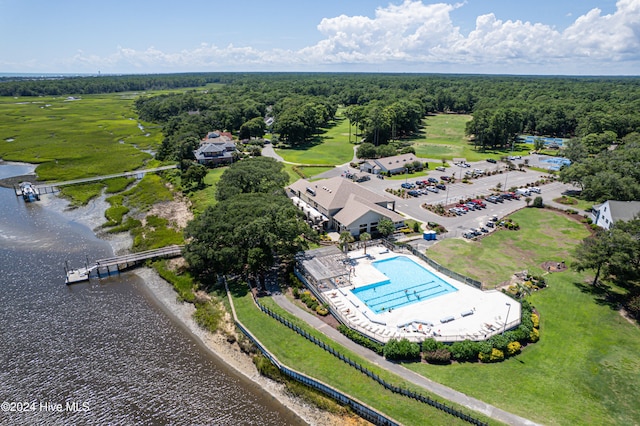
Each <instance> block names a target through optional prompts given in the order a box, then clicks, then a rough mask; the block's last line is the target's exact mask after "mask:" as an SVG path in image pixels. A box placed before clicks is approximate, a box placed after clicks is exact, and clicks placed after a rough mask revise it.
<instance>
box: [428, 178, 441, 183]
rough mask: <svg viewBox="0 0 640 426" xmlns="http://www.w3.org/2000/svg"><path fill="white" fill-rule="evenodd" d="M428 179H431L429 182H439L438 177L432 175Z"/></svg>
mask: <svg viewBox="0 0 640 426" xmlns="http://www.w3.org/2000/svg"><path fill="white" fill-rule="evenodd" d="M427 180H428V181H429V183H438V179H436V178H432V177H430V178H428V179H427Z"/></svg>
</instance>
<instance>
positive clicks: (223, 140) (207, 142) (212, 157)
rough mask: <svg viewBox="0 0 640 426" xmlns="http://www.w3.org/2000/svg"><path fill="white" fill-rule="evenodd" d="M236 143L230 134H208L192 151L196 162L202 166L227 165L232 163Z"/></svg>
mask: <svg viewBox="0 0 640 426" xmlns="http://www.w3.org/2000/svg"><path fill="white" fill-rule="evenodd" d="M234 152H236V143H235V142H234V141H233V137H232V135H231V133H222V132H209V133H207V136H205V137H204V138H203V139H202V140H201V141H200V146H199V147H198V149H197V150H195V151H193V155H194V156H195V158H196V161H197V162H198V163H200V164H203V165H218V164H229V163H232V162H233V153H234Z"/></svg>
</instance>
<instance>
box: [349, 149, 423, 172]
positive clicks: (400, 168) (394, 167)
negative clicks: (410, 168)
mask: <svg viewBox="0 0 640 426" xmlns="http://www.w3.org/2000/svg"><path fill="white" fill-rule="evenodd" d="M414 161H420V159H419V158H418V157H416V155H415V154H411V153H409V154H401V155H394V156H393V157H382V158H378V159H375V160H366V161H365V162H364V163H362V164H361V165H360V171H363V172H368V173H374V174H380V173H383V174H387V173H391V174H398V173H404V172H405V169H406V168H407V164H411V163H413V162H414Z"/></svg>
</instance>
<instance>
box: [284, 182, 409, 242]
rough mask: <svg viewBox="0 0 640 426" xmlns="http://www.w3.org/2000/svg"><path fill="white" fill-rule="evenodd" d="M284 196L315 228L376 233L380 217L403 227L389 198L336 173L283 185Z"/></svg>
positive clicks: (402, 218) (355, 233)
mask: <svg viewBox="0 0 640 426" xmlns="http://www.w3.org/2000/svg"><path fill="white" fill-rule="evenodd" d="M287 195H288V196H289V198H291V200H292V201H293V203H294V204H295V205H296V206H298V208H300V209H301V210H302V211H303V212H304V213H305V215H306V216H307V219H308V220H309V221H310V222H312V224H313V225H314V226H315V227H316V229H318V230H324V231H336V232H343V231H349V232H350V233H351V234H352V235H354V236H358V235H360V234H361V233H363V232H367V233H369V234H376V233H377V230H378V228H377V227H378V223H379V222H380V220H381V219H383V218H386V219H389V220H391V222H393V223H394V224H395V226H396V228H399V227H402V226H404V217H402V216H401V215H400V214H398V213H397V212H396V211H395V201H394V200H393V199H391V198H390V197H386V196H384V195H379V194H376V193H375V192H373V191H370V190H368V189H366V188H364V187H362V186H361V185H359V184H357V183H354V182H352V181H351V180H349V179H345V178H343V177H340V176H338V177H334V178H330V179H323V180H318V181H314V182H309V181H308V180H306V179H300V180H298V181H297V182H295V183H293V184H291V185H290V186H289V187H288V188H287Z"/></svg>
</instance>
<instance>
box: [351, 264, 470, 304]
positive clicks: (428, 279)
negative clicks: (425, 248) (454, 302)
mask: <svg viewBox="0 0 640 426" xmlns="http://www.w3.org/2000/svg"><path fill="white" fill-rule="evenodd" d="M372 265H373V266H374V267H375V268H376V269H377V270H379V271H380V272H382V273H383V274H384V275H385V276H386V277H387V278H388V279H387V280H385V281H381V282H378V283H374V284H370V285H367V286H363V287H359V288H357V289H355V290H352V291H353V294H355V295H356V296H357V297H358V299H360V300H362V302H363V303H364V304H365V305H367V306H368V307H369V309H371V310H372V311H373V312H383V311H385V310H388V309H396V308H401V307H403V306H408V305H412V304H414V303H417V302H423V301H425V300H428V299H431V298H434V297H437V296H442V295H444V294H447V293H451V292H453V291H458V289H457V288H455V287H454V286H452V285H451V284H449V283H448V282H446V281H444V280H443V279H441V278H440V277H438V276H437V275H435V274H432V273H431V271H429V270H428V269H426V268H424V267H422V266H421V265H420V264H418V263H416V262H414V261H413V260H411V259H410V258H408V257H405V256H398V257H392V258H390V259H384V260H378V261H375V262H373V263H372Z"/></svg>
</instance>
